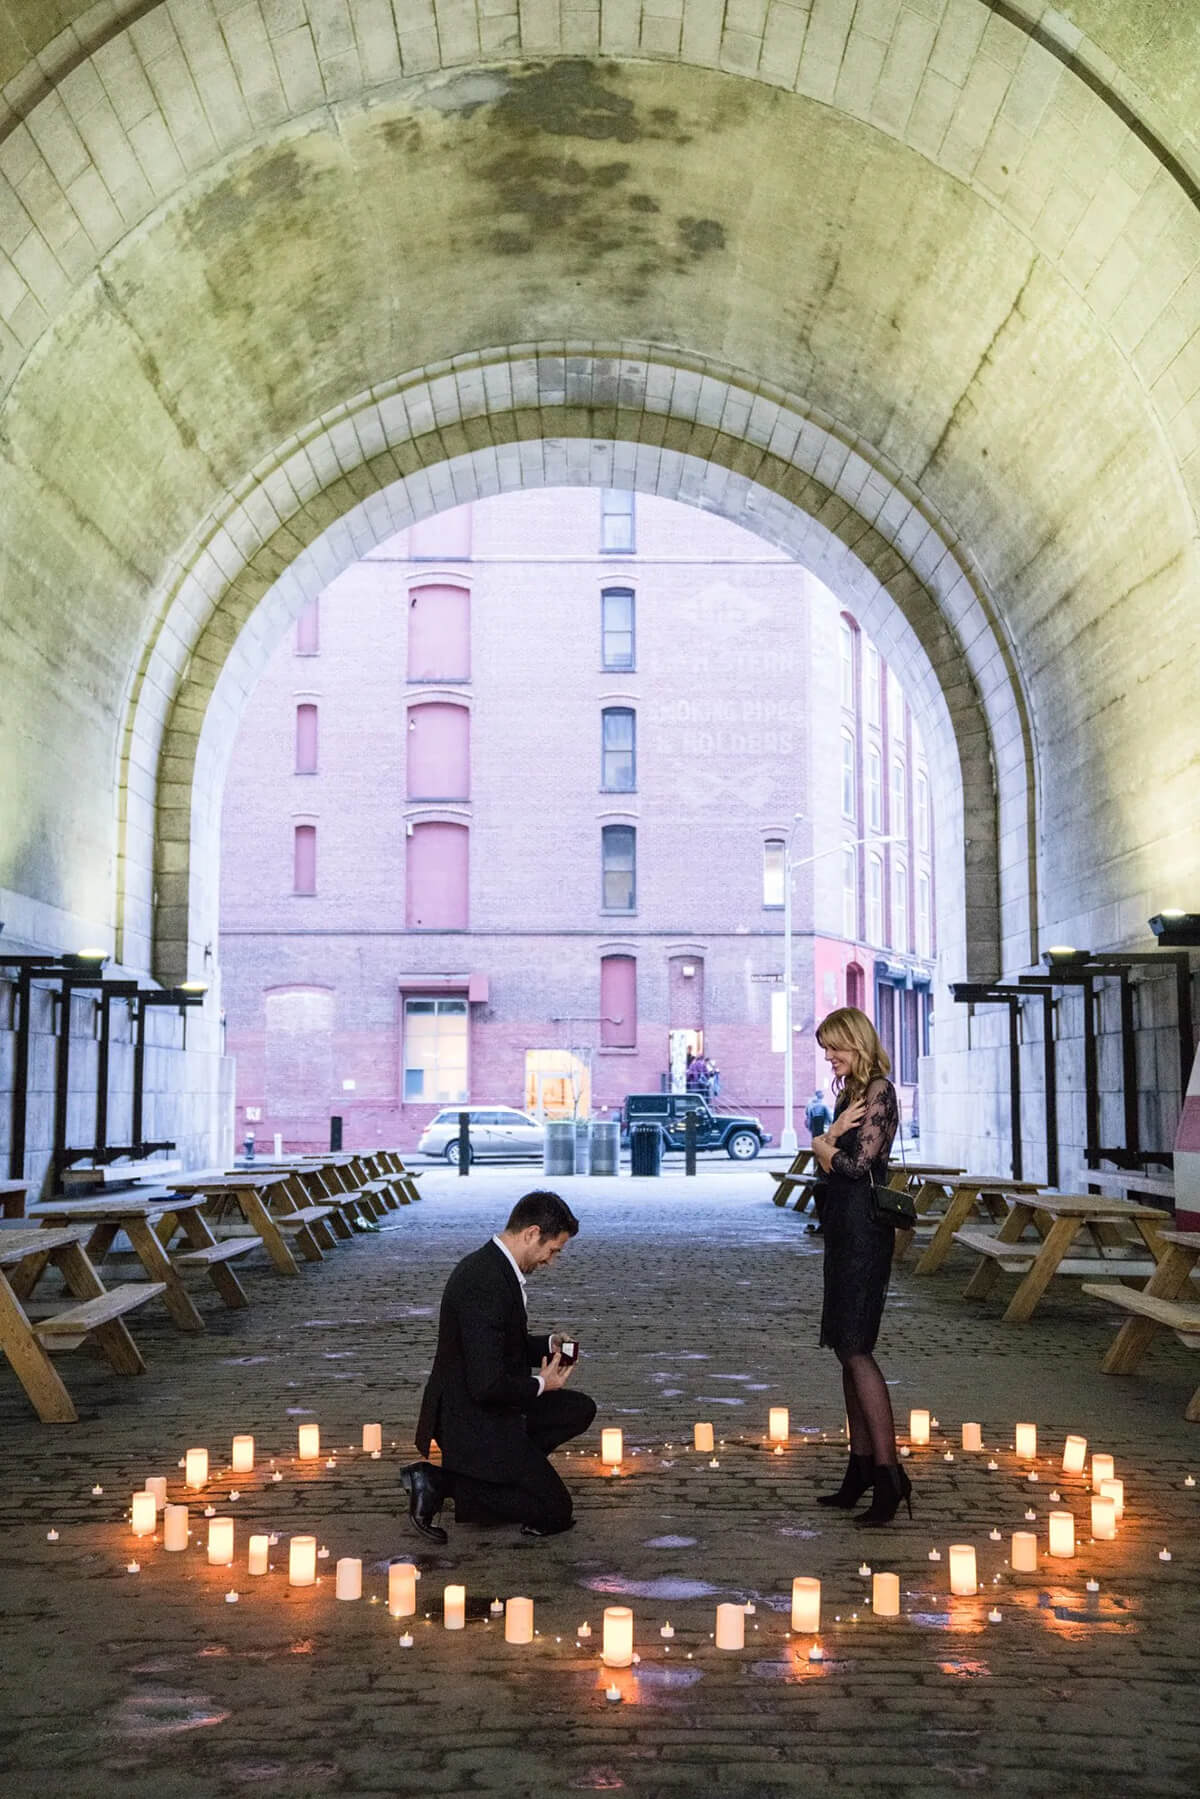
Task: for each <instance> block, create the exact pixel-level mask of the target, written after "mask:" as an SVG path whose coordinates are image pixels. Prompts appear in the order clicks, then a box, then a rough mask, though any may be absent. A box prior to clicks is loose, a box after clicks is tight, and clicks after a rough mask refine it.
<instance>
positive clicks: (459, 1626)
mask: <svg viewBox="0 0 1200 1799" xmlns="http://www.w3.org/2000/svg"><path fill="white" fill-rule="evenodd" d="M442 1622H443V1624H444V1625H445V1626H446V1629H447V1630H464V1629H465V1628H466V1623H467V1589H466V1587H460V1586H449V1587H444V1588H443V1589H442Z"/></svg>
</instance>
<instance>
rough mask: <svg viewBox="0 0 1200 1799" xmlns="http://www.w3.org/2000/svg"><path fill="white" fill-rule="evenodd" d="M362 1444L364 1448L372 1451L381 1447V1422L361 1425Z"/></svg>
mask: <svg viewBox="0 0 1200 1799" xmlns="http://www.w3.org/2000/svg"><path fill="white" fill-rule="evenodd" d="M362 1446H363V1448H364V1449H369V1450H372V1451H374V1450H376V1449H382V1448H383V1426H382V1424H364V1425H363V1438H362Z"/></svg>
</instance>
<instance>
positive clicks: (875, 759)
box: [867, 744, 883, 831]
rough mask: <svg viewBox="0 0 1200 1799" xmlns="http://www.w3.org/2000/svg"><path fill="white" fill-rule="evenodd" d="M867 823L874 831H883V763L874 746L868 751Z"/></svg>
mask: <svg viewBox="0 0 1200 1799" xmlns="http://www.w3.org/2000/svg"><path fill="white" fill-rule="evenodd" d="M867 823H868V825H869V826H870V828H871V829H872V830H873V831H882V829H883V762H882V760H881V758H880V755H879V751H878V750H877V749H876V748H875V746H874V745H873V744H872V746H871V748H870V749H869V750H868V751H867Z"/></svg>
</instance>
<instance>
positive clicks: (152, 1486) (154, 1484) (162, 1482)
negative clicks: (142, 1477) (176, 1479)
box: [145, 1474, 167, 1512]
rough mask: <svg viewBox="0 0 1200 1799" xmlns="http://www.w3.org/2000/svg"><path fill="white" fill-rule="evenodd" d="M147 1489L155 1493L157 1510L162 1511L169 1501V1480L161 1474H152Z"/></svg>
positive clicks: (148, 1491)
mask: <svg viewBox="0 0 1200 1799" xmlns="http://www.w3.org/2000/svg"><path fill="white" fill-rule="evenodd" d="M145 1491H146V1492H147V1493H153V1495H154V1507H155V1510H156V1511H159V1512H161V1511H162V1509H163V1507H164V1505H166V1503H167V1482H166V1478H165V1476H164V1475H161V1474H152V1475H151V1476H150V1479H149V1480H148V1481H147V1482H146V1486H145Z"/></svg>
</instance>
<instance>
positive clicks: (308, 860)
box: [292, 825, 317, 894]
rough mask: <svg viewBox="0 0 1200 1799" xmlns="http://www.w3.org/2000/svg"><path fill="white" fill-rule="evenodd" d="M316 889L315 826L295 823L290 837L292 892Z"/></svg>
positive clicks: (307, 891)
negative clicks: (291, 837)
mask: <svg viewBox="0 0 1200 1799" xmlns="http://www.w3.org/2000/svg"><path fill="white" fill-rule="evenodd" d="M316 891H317V827H316V825H297V826H296V828H295V832H294V834H293V839H292V892H293V893H300V894H312V893H315V892H316Z"/></svg>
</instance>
